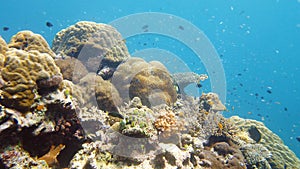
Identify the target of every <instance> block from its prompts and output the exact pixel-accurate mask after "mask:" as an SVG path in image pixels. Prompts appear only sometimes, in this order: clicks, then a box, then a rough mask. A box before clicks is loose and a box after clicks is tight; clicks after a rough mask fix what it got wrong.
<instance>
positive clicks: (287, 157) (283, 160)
mask: <svg viewBox="0 0 300 169" xmlns="http://www.w3.org/2000/svg"><path fill="white" fill-rule="evenodd" d="M230 121H232V122H233V123H235V125H236V126H237V127H239V128H241V129H242V130H244V131H248V130H249V129H250V128H251V127H252V126H255V127H256V128H257V129H258V130H259V131H260V133H261V140H260V141H259V142H258V143H259V144H261V145H263V146H265V147H266V148H267V149H268V150H269V151H270V152H271V154H272V157H271V158H269V159H268V162H269V163H270V165H271V167H272V168H278V169H279V168H300V160H299V159H298V158H297V156H296V155H295V154H294V152H292V151H291V150H290V149H289V148H288V147H287V146H286V145H284V143H283V141H282V140H281V139H280V137H279V136H277V135H276V134H274V133H273V132H272V131H271V130H269V129H268V128H267V127H266V126H265V125H264V124H263V123H262V122H258V121H255V120H249V119H242V118H240V117H238V116H233V117H231V118H230Z"/></svg>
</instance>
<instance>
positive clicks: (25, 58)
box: [1, 38, 62, 111]
mask: <svg viewBox="0 0 300 169" xmlns="http://www.w3.org/2000/svg"><path fill="white" fill-rule="evenodd" d="M29 39H31V38H29ZM1 76H2V80H3V85H2V88H1V89H2V96H3V99H1V104H3V105H5V106H7V107H13V108H16V109H18V110H20V111H26V110H28V109H29V108H30V107H31V105H32V104H33V103H34V98H35V97H36V96H37V91H38V90H39V89H42V88H49V87H55V86H58V85H59V83H60V82H61V81H62V75H61V73H60V70H59V68H58V67H57V66H56V65H55V63H54V60H53V58H52V57H51V56H50V55H49V54H48V53H40V52H39V51H37V50H32V51H29V52H27V51H24V50H18V49H15V48H11V49H9V50H8V51H7V52H6V54H5V60H4V67H3V68H2V70H1Z"/></svg>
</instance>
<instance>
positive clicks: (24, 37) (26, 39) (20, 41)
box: [8, 31, 55, 58]
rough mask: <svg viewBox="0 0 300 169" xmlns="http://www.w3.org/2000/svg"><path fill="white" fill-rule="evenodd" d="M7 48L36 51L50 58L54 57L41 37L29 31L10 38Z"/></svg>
mask: <svg viewBox="0 0 300 169" xmlns="http://www.w3.org/2000/svg"><path fill="white" fill-rule="evenodd" d="M8 47H9V48H15V49H19V50H24V51H27V52H29V51H32V50H37V51H39V52H40V53H47V54H49V55H50V56H51V57H53V58H54V57H55V53H54V52H53V51H52V50H51V49H50V47H49V45H48V43H47V41H46V40H45V39H44V38H43V37H42V36H41V35H39V34H35V33H33V32H31V31H20V32H18V33H17V34H16V35H14V36H13V37H12V38H11V40H10V42H9V44H8Z"/></svg>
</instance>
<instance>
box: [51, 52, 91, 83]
mask: <svg viewBox="0 0 300 169" xmlns="http://www.w3.org/2000/svg"><path fill="white" fill-rule="evenodd" d="M55 63H56V65H57V66H58V67H59V68H60V70H61V73H62V74H63V77H64V79H67V80H70V81H72V82H73V83H79V80H80V79H81V78H83V77H84V76H85V75H87V74H88V71H87V69H86V68H85V66H84V65H83V64H82V63H81V61H80V60H78V59H76V58H72V57H67V58H64V59H56V60H55Z"/></svg>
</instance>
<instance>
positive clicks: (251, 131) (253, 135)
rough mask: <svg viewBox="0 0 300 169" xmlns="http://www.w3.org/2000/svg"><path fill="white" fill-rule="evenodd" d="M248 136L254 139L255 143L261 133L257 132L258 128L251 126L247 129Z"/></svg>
mask: <svg viewBox="0 0 300 169" xmlns="http://www.w3.org/2000/svg"><path fill="white" fill-rule="evenodd" d="M248 132H249V135H250V137H251V138H252V139H253V140H254V141H256V142H257V143H258V142H259V141H260V139H261V133H260V132H259V130H258V129H257V128H256V127H255V126H251V127H250V128H249V130H248Z"/></svg>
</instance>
